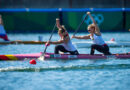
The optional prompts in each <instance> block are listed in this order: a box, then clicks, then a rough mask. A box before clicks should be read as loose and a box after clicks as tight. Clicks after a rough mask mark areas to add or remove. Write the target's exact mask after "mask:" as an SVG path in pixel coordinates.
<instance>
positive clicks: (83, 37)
mask: <svg viewBox="0 0 130 90" xmlns="http://www.w3.org/2000/svg"><path fill="white" fill-rule="evenodd" d="M72 38H76V39H90V34H89V35H86V36H72Z"/></svg>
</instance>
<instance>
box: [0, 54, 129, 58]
mask: <svg viewBox="0 0 130 90" xmlns="http://www.w3.org/2000/svg"><path fill="white" fill-rule="evenodd" d="M41 54H42V53H32V54H11V55H0V60H26V59H33V58H34V59H36V58H38V57H39V56H40V55H41ZM108 58H119V59H130V53H122V54H113V55H103V54H95V55H89V54H80V55H70V54H54V53H46V54H45V60H48V59H49V60H50V59H61V60H63V59H108Z"/></svg>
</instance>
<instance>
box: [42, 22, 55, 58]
mask: <svg viewBox="0 0 130 90" xmlns="http://www.w3.org/2000/svg"><path fill="white" fill-rule="evenodd" d="M55 28H56V23H55V25H54V27H53V30H52V32H51V36H50V38H49V40H48V42H50V40H51V38H52V35H53V33H54V31H55ZM46 49H47V45H46V46H45V49H44V52H43V53H42V56H44V54H45V53H46Z"/></svg>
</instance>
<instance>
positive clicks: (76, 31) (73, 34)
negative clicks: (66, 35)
mask: <svg viewBox="0 0 130 90" xmlns="http://www.w3.org/2000/svg"><path fill="white" fill-rule="evenodd" d="M86 18H87V15H86V16H85V18H84V19H83V21H82V22H81V23H80V25H79V26H78V28H77V29H76V30H75V32H74V34H73V36H75V34H76V33H77V31H78V30H79V28H80V27H81V25H82V24H83V22H84V20H85V19H86Z"/></svg>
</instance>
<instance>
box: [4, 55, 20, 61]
mask: <svg viewBox="0 0 130 90" xmlns="http://www.w3.org/2000/svg"><path fill="white" fill-rule="evenodd" d="M6 56H7V57H8V58H9V60H18V58H17V57H16V56H14V55H6Z"/></svg>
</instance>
